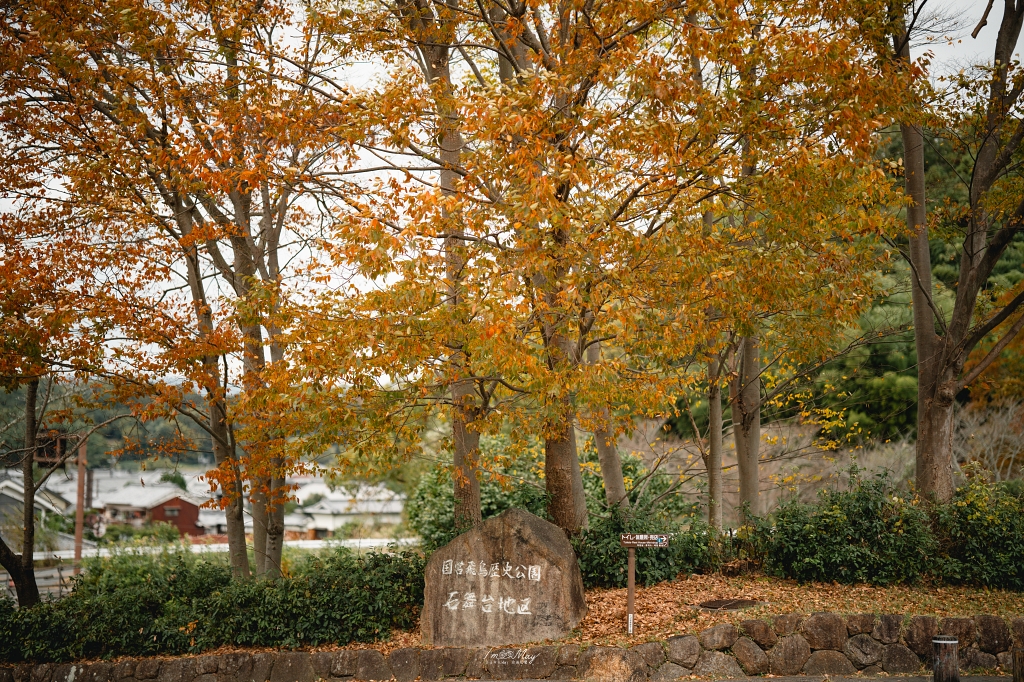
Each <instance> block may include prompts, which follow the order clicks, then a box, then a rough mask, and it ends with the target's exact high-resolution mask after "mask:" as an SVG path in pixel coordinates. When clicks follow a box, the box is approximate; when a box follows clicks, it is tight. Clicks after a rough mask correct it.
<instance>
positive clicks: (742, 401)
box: [732, 336, 761, 522]
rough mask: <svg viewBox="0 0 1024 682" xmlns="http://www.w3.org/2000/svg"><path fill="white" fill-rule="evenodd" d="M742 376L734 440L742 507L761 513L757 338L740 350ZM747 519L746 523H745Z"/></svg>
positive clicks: (749, 338) (742, 342) (734, 415)
mask: <svg viewBox="0 0 1024 682" xmlns="http://www.w3.org/2000/svg"><path fill="white" fill-rule="evenodd" d="M739 351H740V353H739V373H738V374H739V376H738V377H737V381H738V386H737V389H736V398H735V402H734V403H733V411H732V418H733V437H734V438H735V440H736V464H737V469H738V470H739V478H740V506H741V507H742V508H745V509H746V510H747V512H744V517H746V514H747V513H749V514H750V515H753V516H758V515H760V513H761V507H760V495H759V492H760V491H759V487H760V482H759V478H760V477H759V472H758V459H759V454H760V447H761V357H760V349H759V348H758V341H757V337H756V336H744V337H743V338H742V339H741V340H740V348H739ZM746 520H748V519H746V518H745V519H744V522H746Z"/></svg>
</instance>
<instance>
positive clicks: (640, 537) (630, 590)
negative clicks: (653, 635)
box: [619, 533, 668, 635]
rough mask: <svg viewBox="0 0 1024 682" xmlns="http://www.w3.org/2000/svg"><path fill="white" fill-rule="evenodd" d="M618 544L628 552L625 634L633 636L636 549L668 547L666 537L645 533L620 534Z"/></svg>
mask: <svg viewBox="0 0 1024 682" xmlns="http://www.w3.org/2000/svg"><path fill="white" fill-rule="evenodd" d="M619 544H620V545H621V546H622V547H625V548H626V549H627V550H629V554H628V557H629V558H628V559H627V561H626V566H627V570H628V575H627V578H626V633H627V634H630V635H631V634H633V613H634V610H633V605H634V601H635V599H636V548H637V547H668V536H667V535H651V534H647V533H622V534H621V535H619Z"/></svg>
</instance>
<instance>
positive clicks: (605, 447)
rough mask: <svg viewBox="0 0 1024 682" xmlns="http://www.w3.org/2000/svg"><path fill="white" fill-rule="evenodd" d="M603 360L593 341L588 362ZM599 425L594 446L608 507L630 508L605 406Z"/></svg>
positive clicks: (613, 432) (619, 459)
mask: <svg viewBox="0 0 1024 682" xmlns="http://www.w3.org/2000/svg"><path fill="white" fill-rule="evenodd" d="M600 361H601V344H600V343H599V342H597V343H592V344H590V346H588V347H587V362H589V363H590V364H591V365H596V364H598V363H599V362H600ZM597 418H598V426H597V427H595V429H594V447H596V448H597V461H598V462H599V463H600V465H601V478H602V480H603V481H604V497H605V502H607V503H608V507H609V508H612V507H614V506H615V505H618V506H619V507H621V508H622V510H623V511H627V510H628V509H629V497H628V496H627V494H626V479H625V477H624V476H623V474H622V458H621V457H619V448H618V447H617V446H616V442H615V429H613V428H612V424H611V415H610V414H609V413H608V409H607V408H604V409H602V410H601V412H600V414H598V415H597Z"/></svg>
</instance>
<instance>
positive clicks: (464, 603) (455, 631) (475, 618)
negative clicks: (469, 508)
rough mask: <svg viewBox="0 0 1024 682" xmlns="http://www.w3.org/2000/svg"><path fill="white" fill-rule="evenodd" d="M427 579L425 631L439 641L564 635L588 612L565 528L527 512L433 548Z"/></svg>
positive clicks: (483, 642)
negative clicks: (437, 548)
mask: <svg viewBox="0 0 1024 682" xmlns="http://www.w3.org/2000/svg"><path fill="white" fill-rule="evenodd" d="M425 580H426V589H425V593H424V605H423V615H422V617H421V618H420V630H421V632H422V634H423V642H424V643H425V644H431V645H434V646H499V645H502V644H520V643H523V642H536V641H540V640H544V639H559V638H561V637H564V636H565V635H567V634H569V632H570V631H572V629H573V628H574V627H576V626H577V625H578V624H579V622H580V621H581V620H583V616H585V615H586V613H587V602H586V600H585V599H584V596H583V577H582V576H581V575H580V569H579V564H577V563H576V553H575V552H573V549H572V545H571V544H569V539H568V538H567V537H566V535H565V532H564V531H562V529H561V528H559V527H558V526H556V525H554V524H552V523H548V522H547V521H545V520H544V519H541V518H539V517H537V516H534V515H533V514H531V513H529V512H526V511H523V510H522V509H509V510H506V511H505V512H503V513H502V514H500V515H498V516H495V517H493V518H490V519H487V520H486V521H484V522H483V523H482V524H480V525H479V526H477V527H476V528H474V529H472V530H470V531H468V532H466V533H463V534H462V535H460V536H458V537H457V538H455V539H454V540H452V541H451V542H450V543H448V544H447V545H445V546H444V547H442V548H441V549H439V550H437V551H436V552H434V554H433V555H432V556H431V557H430V561H429V562H428V563H427V569H426V574H425Z"/></svg>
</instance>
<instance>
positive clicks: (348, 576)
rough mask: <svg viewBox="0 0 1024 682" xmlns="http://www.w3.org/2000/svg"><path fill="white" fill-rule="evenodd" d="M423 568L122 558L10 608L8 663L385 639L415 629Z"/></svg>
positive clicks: (405, 558)
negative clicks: (246, 576) (258, 574)
mask: <svg viewBox="0 0 1024 682" xmlns="http://www.w3.org/2000/svg"><path fill="white" fill-rule="evenodd" d="M423 568H424V561H423V558H422V557H420V556H418V555H416V554H411V553H403V554H400V555H390V554H376V553H374V554H369V555H366V556H364V557H358V556H356V555H354V554H353V553H352V552H350V551H348V550H345V549H339V550H337V551H336V552H334V553H333V554H330V555H328V556H325V557H310V558H308V559H307V560H306V561H304V562H303V563H302V564H300V566H299V567H298V568H297V570H296V571H295V574H294V575H292V576H291V577H288V578H283V579H281V580H277V581H263V580H247V581H232V580H231V579H230V571H229V570H228V568H227V567H226V566H222V565H219V564H214V563H210V562H207V561H202V560H199V559H197V558H196V557H195V556H193V555H190V554H176V555H163V556H147V555H121V556H118V557H115V558H113V559H112V560H109V561H106V562H94V563H92V564H91V565H90V566H89V567H88V569H87V570H86V571H85V573H84V574H83V576H82V577H81V578H80V579H79V580H78V582H77V583H76V585H75V588H74V591H73V592H72V593H71V595H70V596H68V597H65V598H64V599H60V600H57V601H52V602H44V603H41V604H40V605H38V606H36V607H33V608H30V609H18V610H15V609H14V608H13V605H12V604H11V603H10V602H9V601H0V660H4V661H21V660H33V661H68V660H75V659H81V658H96V657H103V658H108V657H112V656H150V655H155V654H183V653H189V652H199V651H204V650H207V649H213V648H216V647H218V646H221V645H225V644H228V645H237V646H266V647H296V646H300V645H317V644H322V643H326V642H337V643H347V642H352V641H360V642H371V641H374V640H379V639H386V638H387V637H388V636H389V635H390V632H391V630H392V629H393V628H404V629H407V628H410V627H412V626H413V625H414V623H415V622H416V618H417V615H418V612H419V609H420V607H421V606H422V604H423Z"/></svg>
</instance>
